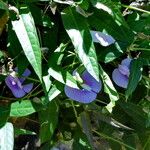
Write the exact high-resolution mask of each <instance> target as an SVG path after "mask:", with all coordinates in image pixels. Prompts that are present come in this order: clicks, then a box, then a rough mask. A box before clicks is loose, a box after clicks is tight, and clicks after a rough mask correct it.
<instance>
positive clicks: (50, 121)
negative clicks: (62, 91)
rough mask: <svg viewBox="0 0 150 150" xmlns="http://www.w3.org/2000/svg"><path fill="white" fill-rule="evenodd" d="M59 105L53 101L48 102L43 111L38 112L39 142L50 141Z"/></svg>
mask: <svg viewBox="0 0 150 150" xmlns="http://www.w3.org/2000/svg"><path fill="white" fill-rule="evenodd" d="M58 112H59V107H58V105H57V104H56V102H55V101H52V102H50V103H49V105H48V106H47V108H46V109H45V110H44V111H41V112H40V113H39V119H40V125H41V126H40V139H41V143H44V142H46V141H50V139H51V137H52V136H53V134H54V131H55V128H56V126H57V122H58Z"/></svg>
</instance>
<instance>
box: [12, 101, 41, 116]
mask: <svg viewBox="0 0 150 150" xmlns="http://www.w3.org/2000/svg"><path fill="white" fill-rule="evenodd" d="M41 109H43V106H42V105H41V104H37V103H34V102H32V101H30V100H23V101H21V102H19V101H17V102H14V103H12V104H11V110H10V116H12V117H22V116H27V115H30V114H32V113H34V112H37V111H40V110H41Z"/></svg>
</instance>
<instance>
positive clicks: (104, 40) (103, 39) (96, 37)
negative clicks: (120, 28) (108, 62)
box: [90, 30, 115, 46]
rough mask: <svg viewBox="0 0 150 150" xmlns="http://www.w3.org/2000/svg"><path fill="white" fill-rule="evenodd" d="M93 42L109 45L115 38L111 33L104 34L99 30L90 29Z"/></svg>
mask: <svg viewBox="0 0 150 150" xmlns="http://www.w3.org/2000/svg"><path fill="white" fill-rule="evenodd" d="M90 33H91V36H92V40H93V42H96V43H100V44H101V45H102V46H109V45H111V44H113V43H115V39H114V38H113V37H112V36H111V35H107V34H104V33H102V32H99V31H92V30H91V31H90Z"/></svg>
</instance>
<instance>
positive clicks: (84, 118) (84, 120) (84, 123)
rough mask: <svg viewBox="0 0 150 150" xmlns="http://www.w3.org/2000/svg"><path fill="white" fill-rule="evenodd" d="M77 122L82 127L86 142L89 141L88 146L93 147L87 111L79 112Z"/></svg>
mask: <svg viewBox="0 0 150 150" xmlns="http://www.w3.org/2000/svg"><path fill="white" fill-rule="evenodd" d="M78 123H79V124H80V126H81V127H82V129H83V132H84V133H85V135H86V137H87V139H88V142H89V143H90V146H91V147H92V149H94V143H93V135H92V126H91V123H90V117H89V115H88V113H86V112H82V113H81V114H80V117H79V118H78Z"/></svg>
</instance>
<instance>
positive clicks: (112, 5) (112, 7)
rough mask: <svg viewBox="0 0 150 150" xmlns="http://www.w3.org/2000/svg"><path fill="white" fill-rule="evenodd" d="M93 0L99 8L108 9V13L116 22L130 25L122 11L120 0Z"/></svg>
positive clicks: (94, 4)
mask: <svg viewBox="0 0 150 150" xmlns="http://www.w3.org/2000/svg"><path fill="white" fill-rule="evenodd" d="M91 2H92V4H93V6H94V7H96V8H97V9H102V10H103V11H106V12H107V13H108V14H110V15H111V16H112V17H113V19H114V20H115V21H116V23H118V25H124V26H126V27H128V25H127V23H126V21H125V19H124V18H123V16H122V13H121V11H120V8H119V7H120V6H119V3H118V2H112V1H111V0H107V1H106V0H91Z"/></svg>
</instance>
